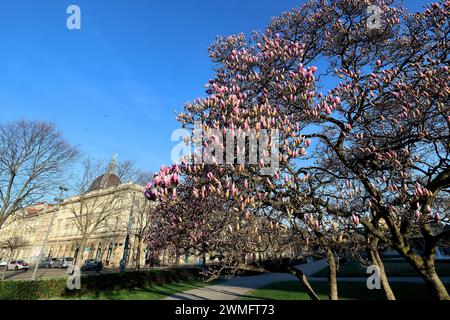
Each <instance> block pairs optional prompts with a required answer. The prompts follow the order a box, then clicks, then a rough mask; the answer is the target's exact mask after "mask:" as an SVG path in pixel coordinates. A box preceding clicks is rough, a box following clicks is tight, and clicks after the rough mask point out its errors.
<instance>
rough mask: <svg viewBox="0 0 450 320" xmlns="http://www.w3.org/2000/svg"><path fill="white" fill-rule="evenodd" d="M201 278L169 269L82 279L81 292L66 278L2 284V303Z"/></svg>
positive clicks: (193, 270)
mask: <svg viewBox="0 0 450 320" xmlns="http://www.w3.org/2000/svg"><path fill="white" fill-rule="evenodd" d="M194 278H200V273H199V271H198V270H196V269H167V270H152V271H142V272H126V273H110V274H99V275H89V276H83V277H82V278H81V290H69V289H67V286H66V281H67V280H66V278H58V279H48V280H38V281H2V282H0V299H1V300H37V299H49V298H55V297H60V296H82V295H84V294H87V293H98V292H100V291H115V290H123V289H125V290H130V289H134V288H143V287H149V286H154V285H163V284H165V283H172V282H177V281H187V280H190V279H194Z"/></svg>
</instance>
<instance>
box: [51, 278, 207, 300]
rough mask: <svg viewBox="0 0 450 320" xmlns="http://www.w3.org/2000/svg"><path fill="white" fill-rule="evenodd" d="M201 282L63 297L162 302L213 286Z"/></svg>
mask: <svg viewBox="0 0 450 320" xmlns="http://www.w3.org/2000/svg"><path fill="white" fill-rule="evenodd" d="M211 284H212V283H211V282H209V283H206V282H203V281H199V280H192V281H187V282H175V283H169V284H165V285H162V286H152V287H148V288H136V289H132V290H119V291H100V292H98V293H89V294H86V295H83V296H81V297H61V298H59V299H65V300H161V299H164V298H165V297H167V296H170V295H172V294H175V293H178V292H182V291H186V290H190V289H195V288H200V287H204V286H207V285H211Z"/></svg>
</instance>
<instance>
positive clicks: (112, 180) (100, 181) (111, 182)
mask: <svg viewBox="0 0 450 320" xmlns="http://www.w3.org/2000/svg"><path fill="white" fill-rule="evenodd" d="M121 183H122V182H121V181H120V178H119V177H118V176H117V175H115V174H113V173H111V174H109V175H106V174H102V175H101V176H99V177H97V178H96V179H95V180H94V182H93V183H92V184H91V187H90V188H89V191H95V190H101V189H109V188H113V187H118V186H119V185H120V184H121Z"/></svg>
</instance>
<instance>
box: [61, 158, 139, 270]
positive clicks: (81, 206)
mask: <svg viewBox="0 0 450 320" xmlns="http://www.w3.org/2000/svg"><path fill="white" fill-rule="evenodd" d="M136 172H137V171H136V170H135V167H134V165H133V164H132V162H129V161H125V162H121V163H118V164H117V163H116V161H115V160H113V161H112V162H111V163H109V165H106V163H105V162H104V161H96V160H92V159H89V158H88V159H86V160H84V161H83V170H82V175H81V176H80V178H79V179H78V180H77V181H76V182H75V192H76V193H75V201H72V202H70V203H68V204H67V205H66V207H67V208H68V210H69V211H70V212H71V214H72V216H73V218H74V223H75V226H76V228H77V230H78V231H79V233H80V234H81V240H80V250H79V251H78V256H77V257H75V258H76V261H77V264H81V263H82V262H83V261H81V260H82V257H83V254H84V248H85V247H86V245H87V243H88V241H89V239H90V238H91V237H92V235H93V234H94V233H96V232H98V231H99V230H100V229H101V228H102V227H103V225H104V223H107V221H108V220H109V219H110V218H111V217H114V216H116V215H117V214H118V213H119V212H121V210H123V208H124V207H125V206H127V205H129V204H130V203H131V198H130V197H127V194H124V192H123V191H122V188H123V184H124V183H125V182H126V181H128V182H131V181H133V179H135V177H136ZM128 196H129V195H128Z"/></svg>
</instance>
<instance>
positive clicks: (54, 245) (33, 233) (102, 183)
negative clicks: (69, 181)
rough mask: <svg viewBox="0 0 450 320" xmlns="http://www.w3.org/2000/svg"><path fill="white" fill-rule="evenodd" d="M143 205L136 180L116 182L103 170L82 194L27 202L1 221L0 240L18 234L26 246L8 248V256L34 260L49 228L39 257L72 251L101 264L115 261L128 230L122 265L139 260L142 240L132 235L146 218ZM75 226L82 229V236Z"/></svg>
mask: <svg viewBox="0 0 450 320" xmlns="http://www.w3.org/2000/svg"><path fill="white" fill-rule="evenodd" d="M147 206H148V202H147V201H146V200H145V198H144V195H143V187H142V186H139V185H136V184H132V183H127V184H121V182H120V179H119V178H118V177H117V176H116V175H114V174H109V175H104V176H101V177H99V178H97V179H96V180H95V181H94V183H93V184H92V186H91V188H90V189H89V190H88V192H86V193H83V195H82V196H75V197H71V198H68V199H64V201H62V203H61V204H38V205H36V206H33V207H30V208H27V209H26V211H25V212H24V213H25V214H23V215H21V218H20V219H16V220H14V221H10V222H7V223H6V227H4V228H2V229H1V230H0V242H2V241H4V240H6V239H8V238H12V237H20V238H22V239H23V240H25V242H26V246H24V247H21V248H17V249H16V250H14V252H13V256H12V257H13V258H14V259H25V260H26V261H28V262H31V263H36V262H37V261H38V257H39V254H40V252H41V249H42V247H43V243H44V241H45V237H46V234H47V232H48V230H50V233H49V236H48V242H47V245H46V246H45V248H44V249H43V254H42V255H41V259H44V258H46V257H55V258H60V257H73V258H77V257H78V259H82V260H83V261H84V260H86V259H97V260H102V261H103V264H104V265H105V266H107V267H118V266H119V263H120V261H121V260H122V258H123V257H124V251H125V243H127V241H126V239H127V234H129V235H128V239H129V241H128V258H127V264H126V265H127V266H136V264H137V261H138V260H139V262H140V265H141V266H143V265H145V261H146V250H145V248H146V246H145V243H143V241H142V239H141V241H140V240H139V239H138V237H137V235H138V234H139V231H141V230H142V228H143V226H144V225H145V223H147V221H145V220H146V219H147V212H146V210H148V207H147ZM53 217H54V218H53ZM52 218H53V223H52ZM130 219H131V220H130ZM50 225H51V226H50ZM81 230H84V231H85V232H84V234H85V236H84V237H83V232H82V231H81ZM87 234H88V237H86V235H87ZM83 238H85V239H86V241H83ZM83 242H84V244H83ZM139 243H140V245H139ZM80 250H81V251H80ZM8 256H9V253H8V252H7V250H6V249H3V250H2V249H0V257H1V258H3V259H7V257H8Z"/></svg>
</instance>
